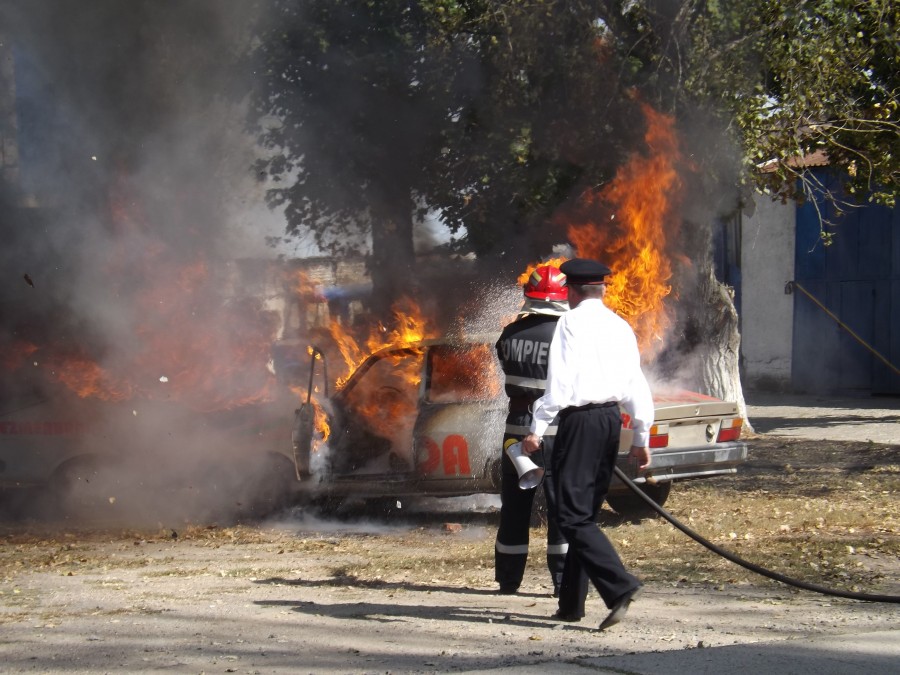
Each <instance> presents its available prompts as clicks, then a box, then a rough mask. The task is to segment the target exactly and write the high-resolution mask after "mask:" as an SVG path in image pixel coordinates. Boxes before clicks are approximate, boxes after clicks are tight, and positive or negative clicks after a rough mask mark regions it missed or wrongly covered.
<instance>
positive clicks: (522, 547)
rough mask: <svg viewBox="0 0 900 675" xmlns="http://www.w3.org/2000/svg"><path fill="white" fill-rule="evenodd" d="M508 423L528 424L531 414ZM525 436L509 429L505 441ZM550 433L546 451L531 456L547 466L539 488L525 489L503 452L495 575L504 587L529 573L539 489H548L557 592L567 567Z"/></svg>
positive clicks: (549, 555) (551, 556)
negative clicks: (533, 522)
mask: <svg viewBox="0 0 900 675" xmlns="http://www.w3.org/2000/svg"><path fill="white" fill-rule="evenodd" d="M507 424H514V425H518V426H521V427H524V428H526V429H527V428H528V425H529V424H531V414H530V413H523V414H516V413H510V414H509V416H508V417H507ZM523 437H524V436H522V435H518V434H511V433H506V434H505V435H504V437H503V445H504V446H505V445H506V441H507V440H508V439H510V438H512V439H515V440H516V441H521V440H522V438H523ZM552 438H553V437H552V436H548V437H547V440H546V441H545V443H544V450H543V452H537V453H535V454H534V455H532V456H531V459H532V461H534V463H535V464H537V465H538V466H543V467H544V480H543V482H542V483H541V485H539V486H538V487H536V488H533V489H531V490H522V489H521V488H520V487H519V476H518V474H517V473H516V469H515V467H514V466H513V463H512V460H511V459H510V458H509V457H508V456H507V454H506V453H505V452H504V453H503V459H502V460H501V479H500V480H501V484H500V526H499V528H498V529H497V541H496V544H495V547H494V578H495V580H496V581H497V583H498V584H500V587H501V588H518V587H519V585H520V584H521V583H522V577H523V576H524V574H525V566H526V563H527V562H528V541H529V534H530V530H531V511H532V508H533V505H534V498H535V496H536V494H537V491H538V490H543V491H544V497H545V498H546V500H547V569H548V570H549V571H550V578H551V580H552V581H553V588H554V593H556V592H557V591H558V589H559V587H560V584H561V583H562V577H563V569H564V568H565V564H566V549H567V548H568V547H567V546H566V540H565V538H564V537H563V536H562V534H561V533H560V531H559V527H558V526H557V524H556V503H555V499H556V495H555V488H554V485H555V481H554V479H553V470H552V468H551V467H550V465H549V462H548V461H547V460H548V459H549V457H551V456H552V451H553V441H552Z"/></svg>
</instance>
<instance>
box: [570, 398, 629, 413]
mask: <svg viewBox="0 0 900 675" xmlns="http://www.w3.org/2000/svg"><path fill="white" fill-rule="evenodd" d="M617 405H619V402H618V401H606V402H605V403H586V404H585V405H570V406H569V407H568V408H563V409H562V410H561V411H560V413H559V414H560V415H568V414H569V413H573V412H581V411H582V410H594V409H595V408H612V407H613V406H617Z"/></svg>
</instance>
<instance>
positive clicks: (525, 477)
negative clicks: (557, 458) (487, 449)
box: [506, 439, 544, 490]
mask: <svg viewBox="0 0 900 675" xmlns="http://www.w3.org/2000/svg"><path fill="white" fill-rule="evenodd" d="M510 440H511V439H510ZM506 454H507V455H508V456H509V458H510V459H511V460H512V463H513V466H514V467H516V473H518V474H519V487H520V488H521V489H522V490H530V489H531V488H536V487H537V486H538V485H540V484H541V481H542V480H544V470H543V469H542V468H541V467H539V466H538V465H537V464H535V463H534V462H532V461H531V458H530V457H529V456H528V455H526V454H525V453H524V452H522V443H521V442H519V443H512V444H510V445H508V446H507V448H506Z"/></svg>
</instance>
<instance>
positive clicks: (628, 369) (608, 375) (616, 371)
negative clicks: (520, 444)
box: [531, 298, 654, 447]
mask: <svg viewBox="0 0 900 675" xmlns="http://www.w3.org/2000/svg"><path fill="white" fill-rule="evenodd" d="M610 401H616V402H618V403H620V404H621V405H622V406H623V407H624V408H625V410H626V411H627V412H628V413H629V414H630V415H631V420H632V428H633V429H634V440H633V441H632V445H636V446H641V447H646V446H647V443H648V442H649V440H650V427H651V426H652V425H653V412H654V409H653V398H652V396H651V395H650V387H649V385H648V384H647V379H646V378H645V377H644V373H643V372H642V371H641V356H640V353H639V352H638V346H637V339H636V338H635V337H634V331H632V330H631V326H629V325H628V323H627V322H626V321H625V320H624V319H622V318H621V317H620V316H618V315H617V314H616V313H615V312H613V311H612V310H610V309H609V308H608V307H607V306H606V305H604V304H603V301H602V300H601V299H599V298H585V299H584V300H582V301H581V302H580V303H579V304H578V306H577V307H575V308H574V309H570V310H569V311H568V312H566V313H565V314H563V315H562V317H560V319H559V321H558V322H557V324H556V331H555V332H554V334H553V341H552V342H551V343H550V359H549V371H548V376H547V389H546V390H545V391H544V395H543V396H542V397H541V398H539V399H538V400H537V401H535V402H534V409H533V410H534V418H533V421H532V423H531V431H532V433H534V434H536V435H538V436H543V435H544V432H545V431H546V430H547V427H548V426H549V425H550V422H552V421H553V418H554V417H556V414H557V413H558V412H560V411H561V410H563V409H564V408H568V407H570V406H582V405H586V404H588V403H607V402H610Z"/></svg>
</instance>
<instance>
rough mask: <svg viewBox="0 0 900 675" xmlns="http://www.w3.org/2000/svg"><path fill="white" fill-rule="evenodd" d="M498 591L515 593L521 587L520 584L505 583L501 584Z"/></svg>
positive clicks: (506, 593)
mask: <svg viewBox="0 0 900 675" xmlns="http://www.w3.org/2000/svg"><path fill="white" fill-rule="evenodd" d="M497 592H498V593H499V594H500V595H515V594H516V593H518V592H519V587H518V586H509V585H504V586H501V587H500V588H499V589H498V590H497Z"/></svg>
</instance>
